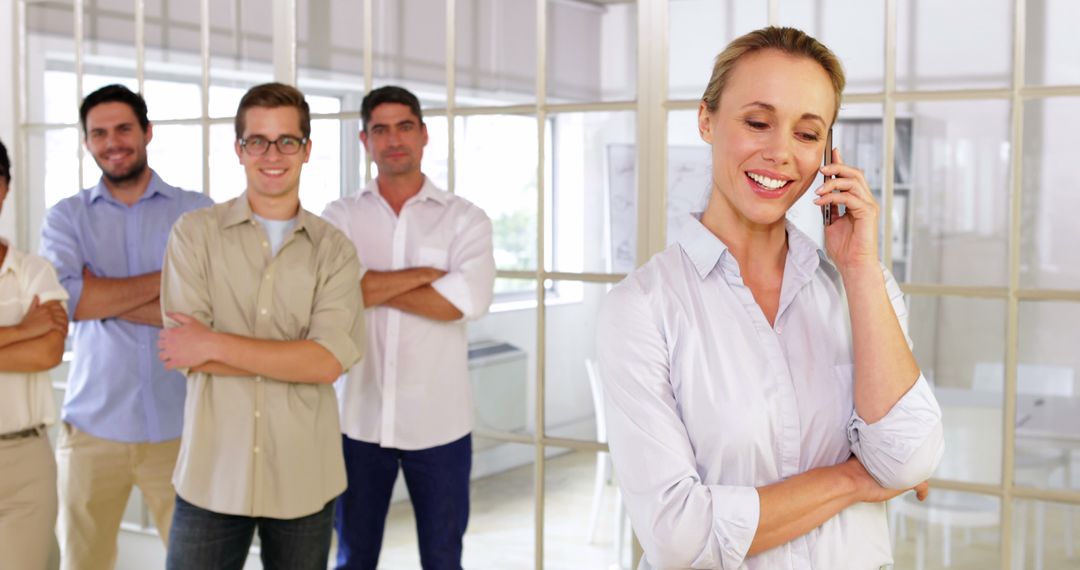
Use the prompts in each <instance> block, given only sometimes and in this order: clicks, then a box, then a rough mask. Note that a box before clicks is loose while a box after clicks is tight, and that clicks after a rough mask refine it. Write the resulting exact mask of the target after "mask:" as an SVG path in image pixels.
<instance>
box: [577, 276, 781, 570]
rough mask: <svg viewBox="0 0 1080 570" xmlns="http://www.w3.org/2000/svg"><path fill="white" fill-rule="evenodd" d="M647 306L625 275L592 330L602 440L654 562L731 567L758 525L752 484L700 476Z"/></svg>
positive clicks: (663, 349) (655, 318) (636, 528)
mask: <svg viewBox="0 0 1080 570" xmlns="http://www.w3.org/2000/svg"><path fill="white" fill-rule="evenodd" d="M649 305H650V304H649V299H648V298H647V297H646V294H645V293H644V292H642V291H641V290H640V288H638V287H636V286H635V284H634V283H633V282H624V283H623V284H621V285H619V286H617V287H616V288H615V289H613V290H612V291H611V293H609V294H608V296H607V298H606V299H605V300H604V305H603V307H602V309H601V314H600V320H599V325H598V329H597V354H598V359H599V363H600V374H601V377H602V381H603V386H604V399H605V402H606V406H607V409H606V414H607V425H608V443H609V445H610V448H611V457H612V461H613V462H614V465H615V471H616V473H617V478H618V481H619V487H620V489H621V490H622V494H623V499H624V500H625V501H626V507H627V511H628V512H629V515H630V520H631V523H632V524H633V528H634V533H635V534H636V535H637V537H638V539H639V540H640V542H641V545H642V547H643V549H644V551H645V557H646V559H647V560H648V561H649V563H650V564H651V565H652V566H654V567H659V568H720V569H729V570H730V569H735V568H739V567H740V566H741V565H742V563H743V560H744V559H745V557H746V553H747V551H748V550H749V549H750V543H751V542H753V539H754V535H755V533H756V532H757V526H758V518H759V508H760V503H759V498H758V493H757V490H756V489H755V488H754V487H743V486H720V485H706V484H704V483H703V482H702V479H701V476H700V475H699V474H698V471H697V469H696V465H697V461H696V460H695V457H694V450H693V447H692V446H691V443H690V438H689V436H688V434H687V432H686V426H685V425H684V424H683V421H682V419H681V417H680V415H679V411H678V405H677V402H676V400H675V394H674V391H673V389H672V386H671V382H670V381H669V361H668V350H667V346H666V340H665V338H664V334H663V332H662V324H661V322H660V321H659V317H658V316H656V314H655V313H654V312H653V311H652V310H651V309H650V306H649Z"/></svg>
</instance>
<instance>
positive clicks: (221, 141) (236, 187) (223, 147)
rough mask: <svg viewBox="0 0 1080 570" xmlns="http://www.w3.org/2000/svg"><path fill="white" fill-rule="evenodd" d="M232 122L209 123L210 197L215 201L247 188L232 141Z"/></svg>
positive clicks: (235, 194) (234, 134)
mask: <svg viewBox="0 0 1080 570" xmlns="http://www.w3.org/2000/svg"><path fill="white" fill-rule="evenodd" d="M235 141H236V130H235V129H234V128H233V126H232V124H219V125H210V197H211V198H213V199H214V201H215V202H224V201H226V200H229V199H231V198H235V197H236V196H239V195H240V194H242V193H243V192H244V189H245V188H247V177H246V176H245V175H244V167H243V166H241V165H240V159H239V158H238V157H237V156H236V150H235V147H234V145H233V143H234V142H235Z"/></svg>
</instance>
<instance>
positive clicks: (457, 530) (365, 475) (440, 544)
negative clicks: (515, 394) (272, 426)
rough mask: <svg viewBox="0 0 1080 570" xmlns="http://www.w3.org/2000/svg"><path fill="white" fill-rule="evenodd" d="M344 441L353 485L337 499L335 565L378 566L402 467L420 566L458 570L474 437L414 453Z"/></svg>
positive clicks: (360, 569) (355, 569)
mask: <svg viewBox="0 0 1080 570" xmlns="http://www.w3.org/2000/svg"><path fill="white" fill-rule="evenodd" d="M341 439H342V442H343V445H344V450H345V470H346V472H347V473H348V474H349V487H348V489H346V490H345V493H343V494H342V495H341V497H338V502H337V511H336V516H335V517H334V528H335V529H337V533H338V555H337V567H338V568H339V569H348V570H369V569H370V570H375V566H376V564H377V563H378V562H379V551H380V549H381V548H382V540H383V529H384V528H385V526H386V513H387V510H389V508H390V494H391V493H392V492H393V490H394V480H395V479H397V474H398V469H399V468H400V469H401V470H402V471H403V472H404V473H405V484H406V485H407V486H408V488H409V497H410V498H411V499H412V505H413V512H414V513H415V514H416V534H417V536H418V537H419V541H420V564H421V565H422V566H423V567H424V570H443V569H452V570H460V569H461V541H462V537H464V536H465V527H466V526H467V525H468V522H469V471H470V470H471V469H472V436H471V435H466V436H465V437H463V438H461V439H459V440H457V441H453V442H450V443H447V444H445V445H440V446H437V447H431V448H428V449H418V450H414V451H404V450H401V449H393V448H387V447H379V445H378V444H376V443H367V442H363V441H356V440H353V439H349V438H347V437H345V436H342V438H341Z"/></svg>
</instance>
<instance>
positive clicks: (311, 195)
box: [300, 119, 356, 215]
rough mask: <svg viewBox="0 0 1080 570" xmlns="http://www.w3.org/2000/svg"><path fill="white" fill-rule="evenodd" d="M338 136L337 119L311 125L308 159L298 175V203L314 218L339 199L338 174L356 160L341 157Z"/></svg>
mask: <svg viewBox="0 0 1080 570" xmlns="http://www.w3.org/2000/svg"><path fill="white" fill-rule="evenodd" d="M342 135H343V133H342V123H341V121H339V120H337V119H323V120H317V121H311V158H310V159H308V163H307V164H305V165H304V168H303V170H301V171H300V203H301V205H303V207H304V209H306V210H307V211H309V212H313V213H314V214H315V215H319V214H321V213H322V211H323V210H324V209H325V208H326V205H327V204H329V203H330V202H333V201H334V200H337V199H338V198H340V197H341V191H342V186H341V176H342V171H344V170H347V169H348V168H349V164H350V163H351V162H352V161H353V160H356V158H355V157H346V156H343V155H342V152H341V139H342Z"/></svg>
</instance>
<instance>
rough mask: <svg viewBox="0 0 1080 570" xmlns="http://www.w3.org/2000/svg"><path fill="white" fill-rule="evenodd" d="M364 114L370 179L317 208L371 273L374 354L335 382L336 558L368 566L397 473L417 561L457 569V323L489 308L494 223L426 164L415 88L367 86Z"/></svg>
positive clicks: (461, 345)
mask: <svg viewBox="0 0 1080 570" xmlns="http://www.w3.org/2000/svg"><path fill="white" fill-rule="evenodd" d="M360 116H361V119H362V121H363V130H362V131H361V133H360V140H361V141H362V142H363V143H364V148H365V149H366V150H367V152H368V155H369V156H371V158H372V160H373V161H374V162H375V165H376V166H378V168H379V175H378V177H377V178H376V179H374V180H372V181H371V183H370V184H368V186H367V188H364V189H363V190H362V191H361V192H359V193H358V194H356V195H355V196H350V197H348V198H342V199H341V200H338V201H336V202H334V203H332V204H330V205H329V206H327V208H326V211H325V212H323V217H324V218H326V219H327V220H328V221H330V223H332V224H334V225H335V226H337V227H338V228H340V229H341V230H342V231H344V232H345V235H347V236H348V237H349V239H350V240H352V242H353V244H354V245H355V246H356V251H357V253H358V254H359V256H360V260H361V262H362V263H363V265H364V267H366V268H367V271H366V272H365V273H364V276H363V279H362V280H361V282H360V285H361V288H362V290H363V296H364V306H365V307H367V310H366V311H365V313H366V315H367V320H368V331H367V332H368V338H370V339H371V345H370V347H369V351H370V354H371V357H370V358H368V359H366V360H365V361H364V362H363V363H362V364H361V365H359V366H355V367H353V369H352V370H350V371H349V374H348V376H347V377H346V378H345V379H343V381H341V382H339V383H338V396H339V399H340V401H341V415H342V426H341V429H342V432H343V436H342V444H343V447H344V450H345V465H346V469H347V470H348V474H349V488H348V489H347V490H346V491H345V494H343V495H342V496H341V498H340V499H339V500H338V506H337V517H336V519H335V520H336V522H335V524H336V526H337V531H338V557H337V564H338V568H361V569H368V568H370V569H372V570H374V568H375V566H376V564H377V563H378V560H379V552H380V550H381V547H382V538H383V528H384V527H385V524H386V514H387V510H388V508H389V506H390V496H391V492H392V491H393V488H394V481H395V480H396V479H397V475H398V471H399V470H401V471H403V472H404V474H405V483H406V485H407V487H408V489H409V497H410V499H411V500H412V506H413V512H414V513H415V514H416V529H417V535H418V538H419V543H420V562H421V564H422V565H423V567H424V568H425V570H432V569H444V568H455V569H457V568H461V553H462V539H463V536H464V534H465V527H466V525H467V524H468V520H469V472H470V470H471V467H472V438H471V435H470V432H471V431H472V419H473V405H472V386H471V384H470V381H469V371H468V339H467V337H466V334H465V323H466V322H467V321H469V320H473V319H477V318H479V317H481V316H483V315H484V314H485V313H487V311H488V307H489V305H490V304H491V300H492V296H493V289H494V282H495V261H494V257H493V255H492V243H491V220H490V219H488V217H487V215H486V214H485V213H484V212H483V210H481V209H480V208H478V207H476V206H474V205H473V204H471V203H470V202H469V201H467V200H465V199H464V198H461V197H459V196H455V195H453V194H449V193H447V192H444V191H443V190H440V189H438V188H436V187H435V185H434V184H433V183H432V182H431V180H429V179H428V178H427V177H426V176H424V174H423V173H422V172H421V170H420V162H421V158H422V157H423V153H424V146H425V145H426V144H427V141H428V134H427V126H426V125H424V120H423V117H422V116H421V112H420V102H419V101H418V100H417V98H416V96H415V95H413V94H412V93H410V92H409V91H407V90H405V89H403V88H401V87H396V86H387V87H382V88H379V89H376V90H374V91H372V92H370V93H368V94H367V96H366V97H364V100H363V102H362V103H361V106H360Z"/></svg>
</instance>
